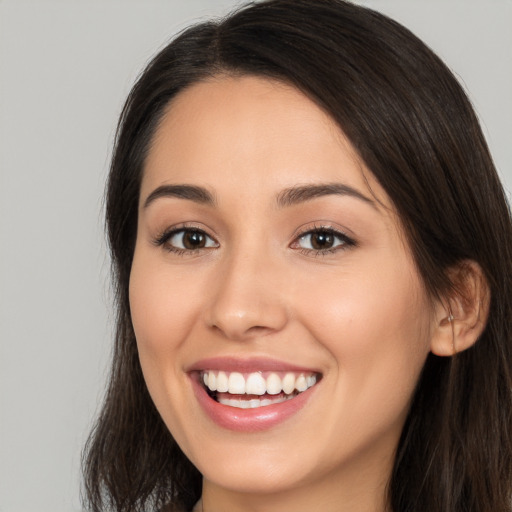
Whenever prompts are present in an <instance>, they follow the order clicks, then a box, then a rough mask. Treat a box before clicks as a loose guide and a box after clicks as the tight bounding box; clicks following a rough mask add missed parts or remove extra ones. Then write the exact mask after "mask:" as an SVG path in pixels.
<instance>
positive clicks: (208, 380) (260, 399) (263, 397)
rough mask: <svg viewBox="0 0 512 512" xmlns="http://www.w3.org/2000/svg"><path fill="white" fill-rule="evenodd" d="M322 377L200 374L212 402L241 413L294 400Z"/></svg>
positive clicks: (206, 372) (312, 375) (264, 374)
mask: <svg viewBox="0 0 512 512" xmlns="http://www.w3.org/2000/svg"><path fill="white" fill-rule="evenodd" d="M320 377H321V376H320V374H318V373H314V372H309V373H308V372H300V373H298V372H252V373H240V372H228V371H216V370H215V371H214V370H204V371H201V372H200V381H201V383H202V384H203V387H204V389H205V390H206V392H207V393H208V395H209V396H210V398H212V399H213V400H215V401H216V402H218V403H220V404H223V405H227V406H230V407H236V408H239V409H255V408H258V407H265V406H268V405H273V404H279V403H281V402H285V401H287V400H291V399H293V398H295V397H296V396H298V395H300V394H301V393H304V392H305V391H307V390H308V389H310V388H312V387H313V386H315V385H316V384H317V382H318V381H319V380H320Z"/></svg>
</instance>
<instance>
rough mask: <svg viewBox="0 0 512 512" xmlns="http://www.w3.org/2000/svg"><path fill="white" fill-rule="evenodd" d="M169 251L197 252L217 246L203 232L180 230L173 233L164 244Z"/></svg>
mask: <svg viewBox="0 0 512 512" xmlns="http://www.w3.org/2000/svg"><path fill="white" fill-rule="evenodd" d="M165 245H166V246H167V247H168V248H169V249H170V250H181V251H197V250H199V249H205V248H210V247H217V246H218V244H217V242H215V241H214V240H213V239H212V238H211V237H209V236H208V235H207V234H206V233H205V232H204V231H201V230H198V229H180V230H179V231H175V232H174V233H173V234H172V235H171V236H170V237H168V239H167V240H166V242H165Z"/></svg>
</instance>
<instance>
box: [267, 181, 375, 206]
mask: <svg viewBox="0 0 512 512" xmlns="http://www.w3.org/2000/svg"><path fill="white" fill-rule="evenodd" d="M331 195H339V196H350V197H355V198H356V199H360V200H361V201H364V202H365V203H367V204H369V205H370V206H372V207H373V208H377V206H376V204H375V202H374V201H372V200H371V199H370V198H369V197H366V196H365V195H364V194H362V193H361V192H359V191H358V190H356V189H355V188H353V187H350V186H349V185H344V184H343V183H320V184H314V185H299V186H296V187H290V188H287V189H285V190H283V191H282V192H280V193H279V194H278V195H277V197H276V202H277V206H278V207H279V208H284V207H286V206H292V205H295V204H298V203H304V202H306V201H311V200H312V199H315V198H317V197H322V196H331Z"/></svg>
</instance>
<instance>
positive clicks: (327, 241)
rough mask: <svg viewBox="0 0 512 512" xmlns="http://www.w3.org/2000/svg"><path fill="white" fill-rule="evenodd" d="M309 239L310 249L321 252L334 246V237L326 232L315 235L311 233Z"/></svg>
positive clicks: (318, 232)
mask: <svg viewBox="0 0 512 512" xmlns="http://www.w3.org/2000/svg"><path fill="white" fill-rule="evenodd" d="M310 237H311V247H313V249H316V250H318V251H321V250H322V249H331V248H332V246H333V245H334V235H333V234H332V233H328V232H327V231H317V232H316V233H312V234H311V235H310Z"/></svg>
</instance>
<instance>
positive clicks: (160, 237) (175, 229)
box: [153, 222, 219, 245]
mask: <svg viewBox="0 0 512 512" xmlns="http://www.w3.org/2000/svg"><path fill="white" fill-rule="evenodd" d="M180 231H200V232H201V233H204V234H205V235H206V236H207V237H209V238H211V239H212V240H213V241H214V242H215V243H217V244H218V243H219V241H218V240H217V238H216V237H215V236H213V235H212V234H211V233H210V232H209V231H208V230H207V229H205V228H204V227H201V226H199V225H197V224H195V223H187V222H186V223H183V224H176V225H175V226H170V227H167V228H165V229H164V230H163V231H160V232H159V233H158V234H157V235H156V236H155V237H153V243H155V245H160V244H162V243H165V242H166V241H167V240H169V239H170V238H171V237H172V236H174V235H176V234H177V233H179V232H180Z"/></svg>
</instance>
